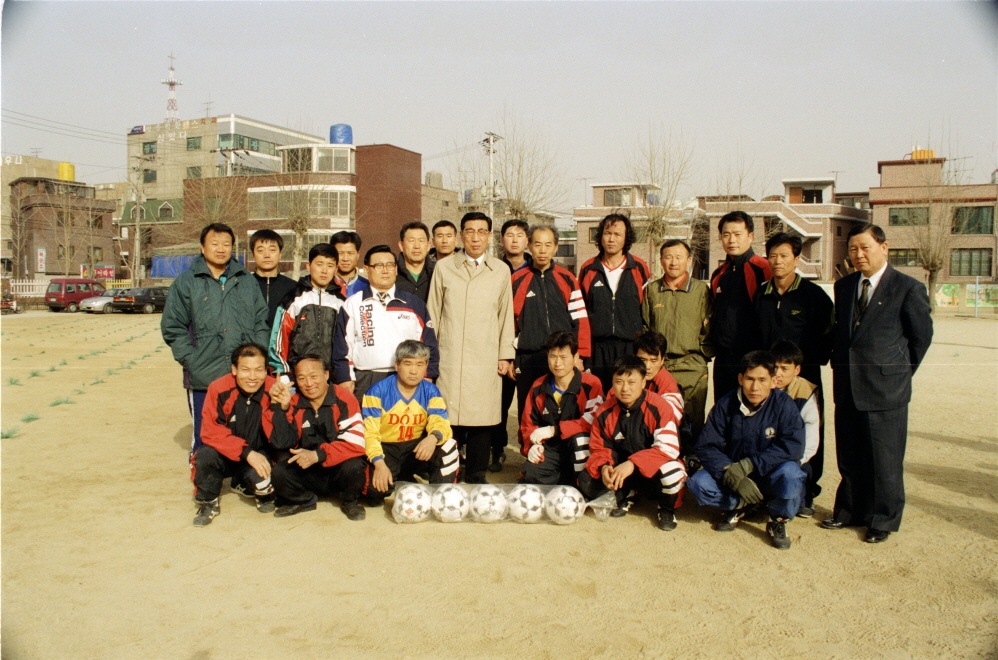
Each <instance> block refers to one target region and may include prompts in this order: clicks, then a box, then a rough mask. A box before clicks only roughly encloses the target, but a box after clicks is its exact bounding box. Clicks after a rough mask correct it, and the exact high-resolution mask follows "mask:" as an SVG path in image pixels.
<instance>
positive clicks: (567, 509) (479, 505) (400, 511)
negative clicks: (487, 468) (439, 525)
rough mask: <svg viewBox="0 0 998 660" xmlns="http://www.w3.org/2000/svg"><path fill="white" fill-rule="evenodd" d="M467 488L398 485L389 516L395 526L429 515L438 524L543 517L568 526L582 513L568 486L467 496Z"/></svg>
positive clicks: (578, 496)
mask: <svg viewBox="0 0 998 660" xmlns="http://www.w3.org/2000/svg"><path fill="white" fill-rule="evenodd" d="M468 488H469V487H467V486H461V485H458V484H443V485H440V486H436V485H423V484H406V485H404V486H400V487H399V489H398V490H397V491H396V493H395V504H394V505H393V506H392V517H394V518H395V522H399V523H416V522H422V521H424V520H428V519H429V517H430V515H431V514H432V515H433V516H434V517H435V518H436V519H437V520H439V521H440V522H461V521H463V520H472V521H474V522H481V523H497V522H502V521H503V520H507V519H509V520H514V521H516V522H521V523H536V522H541V521H543V520H545V518H546V519H547V520H550V521H551V522H554V523H557V524H559V525H570V524H572V523H574V522H575V521H577V520H578V519H579V518H581V517H582V514H583V513H585V511H586V500H585V498H584V497H582V493H580V492H579V491H578V490H576V489H575V488H572V487H571V486H534V485H532V484H519V485H516V486H514V487H513V488H512V489H511V490H510V491H509V493H508V494H507V493H506V492H505V491H504V490H503V489H502V488H500V487H499V486H496V485H494V484H481V485H479V486H474V487H473V488H470V493H469V491H468ZM545 491H547V492H546V493H545Z"/></svg>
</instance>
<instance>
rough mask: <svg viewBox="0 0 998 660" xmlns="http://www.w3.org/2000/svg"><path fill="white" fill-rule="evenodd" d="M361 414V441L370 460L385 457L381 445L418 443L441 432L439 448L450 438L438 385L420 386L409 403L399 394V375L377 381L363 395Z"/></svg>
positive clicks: (421, 383) (426, 383)
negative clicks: (362, 422)
mask: <svg viewBox="0 0 998 660" xmlns="http://www.w3.org/2000/svg"><path fill="white" fill-rule="evenodd" d="M362 412H363V415H364V442H365V444H366V445H367V458H368V459H370V460H371V461H373V460H374V459H376V458H379V457H384V455H385V454H384V452H383V451H382V450H381V444H382V443H383V442H407V441H409V440H419V439H420V438H423V437H425V436H427V435H429V434H430V433H433V432H434V431H439V433H440V438H439V439H437V444H438V445H442V444H444V443H445V442H447V441H448V440H450V438H451V428H450V422H449V421H447V404H446V403H444V398H443V396H441V394H440V390H438V389H437V386H436V385H434V384H433V383H431V382H430V381H428V380H424V381H421V382H420V383H419V387H417V388H416V392H415V394H413V395H412V398H411V399H409V400H408V401H407V400H406V399H404V398H403V397H402V393H401V392H399V388H398V376H389V377H388V378H385V379H384V380H380V381H378V382H377V383H375V384H374V385H372V386H371V388H370V389H369V390H367V393H366V394H364V407H363V410H362Z"/></svg>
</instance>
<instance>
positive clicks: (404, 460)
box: [367, 438, 461, 499]
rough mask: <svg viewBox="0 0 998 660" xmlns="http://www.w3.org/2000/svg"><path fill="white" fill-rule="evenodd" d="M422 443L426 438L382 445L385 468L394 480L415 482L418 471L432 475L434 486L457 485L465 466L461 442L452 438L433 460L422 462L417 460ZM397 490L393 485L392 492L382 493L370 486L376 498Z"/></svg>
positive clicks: (437, 450)
mask: <svg viewBox="0 0 998 660" xmlns="http://www.w3.org/2000/svg"><path fill="white" fill-rule="evenodd" d="M422 441H423V438H418V439H416V440H406V441H405V442H383V443H382V444H381V451H383V452H385V459H384V460H385V465H386V466H388V470H389V471H390V472H391V473H392V481H396V482H397V481H400V480H401V481H415V479H414V478H413V475H415V474H416V473H417V472H420V473H422V472H429V473H430V479H429V481H430V483H431V484H453V483H457V473H458V468H459V467H460V465H461V461H460V458H459V457H458V451H457V441H456V440H454V439H453V438H452V439H450V440H448V441H447V442H445V443H444V444H442V445H437V448H436V449H435V450H434V451H433V456H431V457H430V460H428V461H421V460H419V459H418V458H416V445H418V444H419V443H420V442H422ZM372 474H373V468H372ZM394 489H395V487H394V485H389V486H388V490H386V491H384V492H382V491H378V490H375V489H374V486H373V484H372V485H371V486H368V489H367V494H368V495H369V496H370V497H371V498H372V499H383V498H385V497H387V496H388V495H389V494H391V492H392V491H393V490H394Z"/></svg>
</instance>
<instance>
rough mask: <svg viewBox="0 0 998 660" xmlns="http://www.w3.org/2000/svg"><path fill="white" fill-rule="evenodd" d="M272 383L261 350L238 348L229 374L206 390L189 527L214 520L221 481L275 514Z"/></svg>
mask: <svg viewBox="0 0 998 660" xmlns="http://www.w3.org/2000/svg"><path fill="white" fill-rule="evenodd" d="M274 382H275V381H274V379H273V378H272V377H271V376H268V375H267V358H266V349H265V348H264V347H263V346H260V345H259V344H243V345H242V346H239V347H237V348H236V350H234V351H233V352H232V372H231V373H230V374H228V375H225V376H222V377H221V378H219V379H218V380H216V381H214V382H213V383H211V385H209V386H208V392H207V394H206V395H205V400H204V408H203V409H202V418H201V441H202V445H201V446H200V447H198V449H197V451H195V452H194V456H192V457H191V463H192V470H191V480H192V481H193V482H194V501H195V502H196V503H197V505H198V512H197V515H196V516H195V517H194V524H195V525H197V526H198V527H204V526H205V525H208V524H210V523H211V520H212V518H214V517H215V516H217V515H218V513H219V507H218V495H219V492H220V491H221V490H222V480H223V479H225V477H232V482H233V484H234V486H233V489H234V490H236V489H237V486H241V488H239V489H238V491H237V492H240V493H243V494H245V495H249V496H255V497H256V508H257V509H259V510H260V512H261V513H270V512H271V511H273V510H274V495H273V493H274V489H273V486H271V483H270V443H269V441H268V437H269V435H270V433H271V428H272V427H271V414H272V413H271V410H270V397H268V396H267V390H268V389H269V388H270V387H271V386H273V384H274Z"/></svg>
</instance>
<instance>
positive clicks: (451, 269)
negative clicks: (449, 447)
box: [426, 212, 516, 484]
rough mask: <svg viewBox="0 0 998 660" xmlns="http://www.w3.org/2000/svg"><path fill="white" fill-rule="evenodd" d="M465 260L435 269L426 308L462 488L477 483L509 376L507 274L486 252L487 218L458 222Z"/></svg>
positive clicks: (478, 215)
mask: <svg viewBox="0 0 998 660" xmlns="http://www.w3.org/2000/svg"><path fill="white" fill-rule="evenodd" d="M461 239H462V242H463V243H464V253H463V254H457V255H454V258H452V259H444V260H442V261H438V262H437V267H436V270H435V271H434V272H433V279H432V280H431V281H430V297H429V300H427V303H426V306H427V308H428V309H429V311H430V318H431V319H433V325H434V329H435V330H436V333H437V343H438V344H439V346H440V378H439V380H438V381H437V386H438V387H439V388H440V391H441V393H443V395H444V400H445V401H446V402H447V414H448V417H449V419H450V423H451V426H452V427H453V429H454V437H455V438H457V439H458V442H459V443H461V444H462V445H463V446H465V447H466V456H465V459H464V461H463V466H464V467H465V470H464V480H465V482H466V483H469V484H472V483H478V484H484V483H486V481H485V473H486V469H487V468H488V464H489V442H490V438H491V427H492V426H494V425H495V424H497V423H498V422H499V415H500V410H499V409H500V408H501V407H502V404H501V400H502V380H501V378H502V376H503V375H505V374H509V375H510V377H514V376H513V373H512V372H513V358H514V357H515V356H516V348H515V347H514V346H513V292H512V287H511V286H510V280H509V268H508V267H507V266H506V264H504V263H503V262H502V261H500V260H499V259H497V258H495V257H491V256H487V255H486V254H485V250H486V248H487V247H488V245H489V241H490V240H491V239H492V219H491V218H489V216H487V215H485V214H484V213H477V212H475V213H467V214H465V216H464V217H463V218H461Z"/></svg>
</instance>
